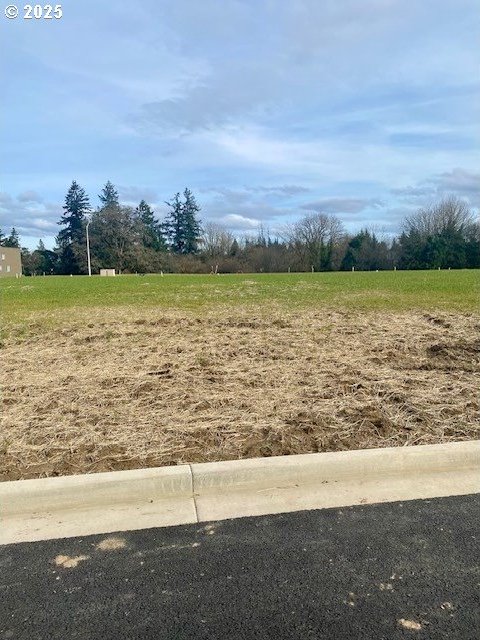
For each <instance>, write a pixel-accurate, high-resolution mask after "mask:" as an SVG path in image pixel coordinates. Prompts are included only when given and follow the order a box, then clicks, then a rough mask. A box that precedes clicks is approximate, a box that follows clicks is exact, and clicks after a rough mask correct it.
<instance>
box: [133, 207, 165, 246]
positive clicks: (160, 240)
mask: <svg viewBox="0 0 480 640" xmlns="http://www.w3.org/2000/svg"><path fill="white" fill-rule="evenodd" d="M135 212H136V214H137V218H138V221H139V224H140V227H141V237H142V243H143V246H144V247H147V248H149V249H154V250H155V251H164V250H165V249H166V246H165V239H164V237H163V233H162V226H161V225H160V223H159V221H158V220H157V218H156V217H155V214H154V212H153V210H152V208H151V207H150V205H148V204H147V203H146V202H145V200H142V201H141V202H140V204H139V205H138V207H137V208H136V210H135Z"/></svg>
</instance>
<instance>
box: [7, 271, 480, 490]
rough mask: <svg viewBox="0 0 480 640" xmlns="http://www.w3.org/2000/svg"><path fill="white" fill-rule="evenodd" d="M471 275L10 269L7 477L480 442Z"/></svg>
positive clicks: (476, 317) (479, 347)
mask: <svg viewBox="0 0 480 640" xmlns="http://www.w3.org/2000/svg"><path fill="white" fill-rule="evenodd" d="M479 276H480V274H479V273H478V272H472V271H461V272H455V271H451V272H448V271H444V272H437V271H433V272H409V273H406V272H389V273H340V274H291V275H243V274H240V275H235V276H218V277H215V276H205V277H204V276H173V275H172V276H165V277H163V278H162V277H160V276H145V277H140V276H138V277H136V276H123V277H120V278H114V279H113V278H112V279H109V278H102V279H101V278H98V277H96V278H91V279H89V278H69V277H65V278H60V277H55V278H53V277H52V278H23V279H21V280H18V281H17V280H6V279H5V280H3V281H2V282H1V284H0V286H1V288H2V318H3V323H2V324H3V338H2V340H3V349H2V352H3V356H2V367H1V384H2V395H3V416H2V418H3V426H2V430H1V432H0V461H1V469H0V471H1V477H2V479H4V480H7V479H17V478H28V477H41V476H51V475H63V474H69V473H84V472H94V471H105V470H111V469H127V468H136V467H141V466H157V465H164V464H178V463H182V462H198V461H211V460H221V459H232V458H242V457H252V456H271V455H284V454H292V453H307V452H316V451H334V450H342V449H351V448H360V447H376V446H393V445H405V444H423V443H435V442H445V441H448V440H461V439H473V438H479V437H480V420H479V403H478V386H479V379H478V373H479V369H480V367H479V363H480V341H479V329H480V314H479V312H478V300H479V298H478V283H479Z"/></svg>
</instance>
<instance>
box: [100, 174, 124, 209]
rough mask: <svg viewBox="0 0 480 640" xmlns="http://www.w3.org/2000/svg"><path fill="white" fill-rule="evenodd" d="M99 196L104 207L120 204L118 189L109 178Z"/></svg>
mask: <svg viewBox="0 0 480 640" xmlns="http://www.w3.org/2000/svg"><path fill="white" fill-rule="evenodd" d="M98 197H99V198H100V202H101V203H102V208H106V207H118V206H119V200H118V191H117V190H116V189H115V187H114V186H113V184H112V183H111V182H110V180H108V182H107V184H106V185H105V186H104V187H103V189H102V192H101V193H100V194H99V196H98Z"/></svg>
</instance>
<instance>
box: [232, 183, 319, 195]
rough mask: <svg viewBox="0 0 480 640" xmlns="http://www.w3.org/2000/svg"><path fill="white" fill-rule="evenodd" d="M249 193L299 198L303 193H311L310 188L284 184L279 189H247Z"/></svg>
mask: <svg viewBox="0 0 480 640" xmlns="http://www.w3.org/2000/svg"><path fill="white" fill-rule="evenodd" d="M245 188H246V189H247V190H248V191H252V192H254V193H267V194H271V195H281V196H297V195H299V194H301V193H308V192H309V191H311V189H309V188H308V187H302V186H301V185H298V184H284V185H282V186H278V187H245Z"/></svg>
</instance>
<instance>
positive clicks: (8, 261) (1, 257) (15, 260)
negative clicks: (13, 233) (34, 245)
mask: <svg viewBox="0 0 480 640" xmlns="http://www.w3.org/2000/svg"><path fill="white" fill-rule="evenodd" d="M21 275H22V257H21V254H20V249H16V248H15V247H2V246H0V277H3V276H11V277H13V278H15V277H16V278H18V277H19V276H21Z"/></svg>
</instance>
